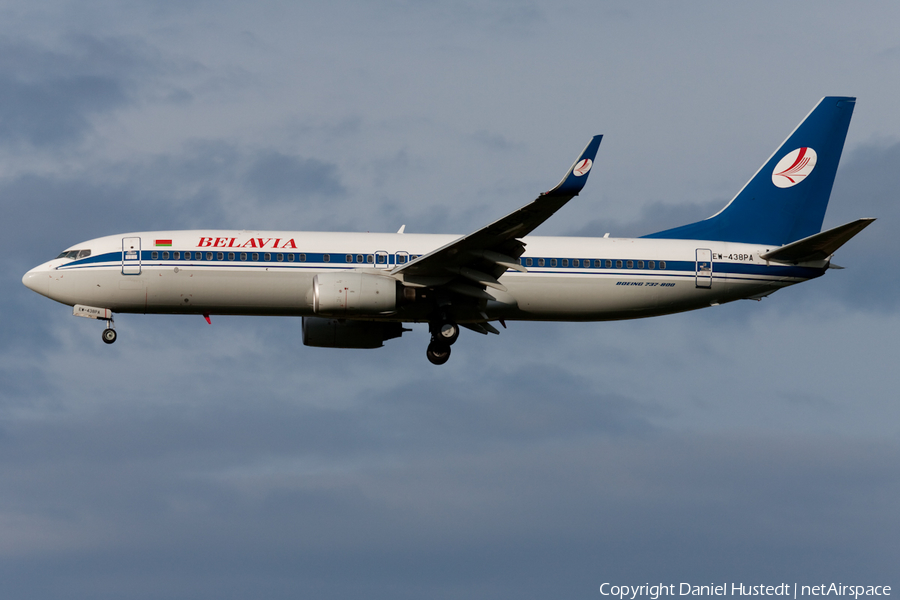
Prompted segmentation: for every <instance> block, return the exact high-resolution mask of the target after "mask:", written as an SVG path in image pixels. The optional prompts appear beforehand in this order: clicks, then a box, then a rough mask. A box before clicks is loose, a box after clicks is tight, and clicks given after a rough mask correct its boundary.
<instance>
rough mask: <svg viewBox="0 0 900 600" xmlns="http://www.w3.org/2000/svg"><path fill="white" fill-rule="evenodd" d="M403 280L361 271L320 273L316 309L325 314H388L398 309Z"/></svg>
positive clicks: (317, 277)
mask: <svg viewBox="0 0 900 600" xmlns="http://www.w3.org/2000/svg"><path fill="white" fill-rule="evenodd" d="M398 286H400V283H399V282H398V281H397V280H396V279H394V278H392V277H385V276H383V275H371V274H368V273H359V272H357V271H344V272H340V273H319V274H318V275H316V277H315V279H313V310H314V311H315V312H316V313H317V314H322V315H346V314H371V315H378V314H386V313H391V312H393V311H394V310H395V309H396V308H397V289H398Z"/></svg>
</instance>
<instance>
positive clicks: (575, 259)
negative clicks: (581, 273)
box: [572, 258, 581, 267]
mask: <svg viewBox="0 0 900 600" xmlns="http://www.w3.org/2000/svg"><path fill="white" fill-rule="evenodd" d="M572 266H573V267H580V266H581V261H579V260H578V259H577V258H573V259H572Z"/></svg>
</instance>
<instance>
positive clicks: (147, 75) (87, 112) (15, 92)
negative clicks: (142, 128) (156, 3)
mask: <svg viewBox="0 0 900 600" xmlns="http://www.w3.org/2000/svg"><path fill="white" fill-rule="evenodd" d="M185 68H186V67H185V66H178V65H175V64H174V63H172V62H171V61H166V60H164V59H163V58H162V57H161V56H160V55H159V54H158V53H157V52H155V51H154V50H153V49H152V48H150V47H149V46H147V45H146V44H144V43H142V42H141V41H140V40H138V39H134V38H98V37H94V36H89V35H77V36H69V37H67V38H65V40H64V41H63V42H62V43H61V44H60V47H58V48H48V47H45V46H41V45H38V44H35V43H33V42H30V41H27V40H14V39H9V38H5V39H2V40H0V140H5V141H6V142H7V143H10V144H18V143H23V142H24V143H28V144H32V145H34V146H37V147H42V148H46V147H53V146H55V145H59V144H67V143H72V142H78V141H80V140H81V139H82V138H83V137H84V136H85V135H86V134H87V133H89V132H90V131H91V129H92V127H93V125H92V121H93V120H94V119H96V118H98V117H100V116H102V115H106V114H109V113H111V112H113V111H115V110H117V109H121V108H123V107H125V106H128V105H131V104H133V103H134V102H135V100H136V98H137V90H138V89H139V88H141V87H144V86H148V85H153V84H154V83H156V84H159V81H158V78H159V76H160V75H161V74H162V73H163V72H179V71H181V72H183V71H184V70H185ZM163 87H166V86H163ZM185 94H187V92H186V91H184V90H180V89H168V91H167V92H166V93H165V95H166V96H167V97H169V98H170V99H172V100H173V101H183V100H184V98H185Z"/></svg>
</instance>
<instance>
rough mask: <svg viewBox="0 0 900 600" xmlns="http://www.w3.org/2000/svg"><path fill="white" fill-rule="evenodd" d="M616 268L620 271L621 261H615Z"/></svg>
mask: <svg viewBox="0 0 900 600" xmlns="http://www.w3.org/2000/svg"><path fill="white" fill-rule="evenodd" d="M616 268H617V269H621V268H622V261H621V260H617V261H616Z"/></svg>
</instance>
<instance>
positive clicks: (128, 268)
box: [122, 237, 141, 275]
mask: <svg viewBox="0 0 900 600" xmlns="http://www.w3.org/2000/svg"><path fill="white" fill-rule="evenodd" d="M140 274H141V238H139V237H127V238H122V275H140Z"/></svg>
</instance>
